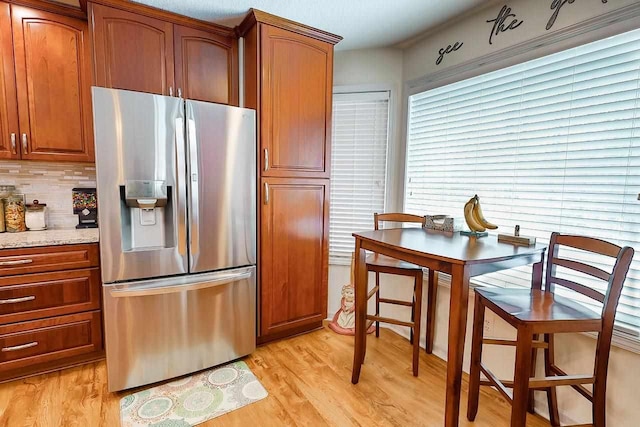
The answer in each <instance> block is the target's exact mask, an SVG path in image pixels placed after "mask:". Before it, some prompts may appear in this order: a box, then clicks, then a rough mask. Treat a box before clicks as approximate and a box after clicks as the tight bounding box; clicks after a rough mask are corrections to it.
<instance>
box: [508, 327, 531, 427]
mask: <svg viewBox="0 0 640 427" xmlns="http://www.w3.org/2000/svg"><path fill="white" fill-rule="evenodd" d="M532 348H533V334H532V333H531V331H530V330H529V329H528V328H526V327H520V328H518V339H517V344H516V367H515V378H514V381H513V407H512V409H511V427H523V426H524V425H525V423H526V420H527V403H528V400H529V379H530V378H531V362H532V360H531V359H532V358H531V355H532V353H531V349H532Z"/></svg>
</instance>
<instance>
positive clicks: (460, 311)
mask: <svg viewBox="0 0 640 427" xmlns="http://www.w3.org/2000/svg"><path fill="white" fill-rule="evenodd" d="M468 306H469V272H468V271H467V269H466V268H465V266H463V265H457V264H456V265H453V266H452V268H451V299H450V301H449V343H448V346H449V350H448V356H447V391H446V400H445V414H444V425H445V427H457V425H458V419H459V417H460V389H461V384H462V359H463V356H464V339H465V333H466V330H467V309H468Z"/></svg>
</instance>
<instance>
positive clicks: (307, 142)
mask: <svg viewBox="0 0 640 427" xmlns="http://www.w3.org/2000/svg"><path fill="white" fill-rule="evenodd" d="M238 32H239V34H240V35H241V36H242V37H244V79H245V88H244V105H245V106H246V107H247V108H255V109H256V111H257V120H258V150H259V153H258V155H259V156H258V158H259V159H260V162H259V182H258V185H259V186H260V190H261V191H260V192H259V194H260V196H259V212H258V218H259V224H258V229H259V232H258V245H259V252H258V253H259V260H258V265H259V271H258V283H259V290H258V300H259V314H258V323H259V328H258V335H259V336H258V342H259V343H264V342H268V341H271V340H274V339H278V338H282V337H286V336H290V335H293V334H297V333H301V332H305V331H309V330H312V329H316V328H318V327H320V326H321V325H322V321H323V320H324V319H325V318H326V316H327V282H328V264H329V262H328V260H329V252H328V239H329V176H330V164H331V162H330V153H331V149H330V147H331V145H330V144H331V108H332V104H331V98H332V89H333V87H332V86H333V46H334V45H335V44H336V43H337V42H339V41H340V40H341V39H342V38H341V37H339V36H336V35H333V34H329V33H326V32H324V31H320V30H317V29H314V28H311V27H307V26H305V25H302V24H298V23H295V22H292V21H288V20H286V19H282V18H279V17H276V16H273V15H270V14H267V13H264V12H261V11H258V10H255V9H253V10H251V12H250V13H249V15H248V16H247V18H245V20H244V21H243V22H242V24H240V26H239V27H238Z"/></svg>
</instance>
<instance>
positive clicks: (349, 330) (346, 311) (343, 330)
mask: <svg viewBox="0 0 640 427" xmlns="http://www.w3.org/2000/svg"><path fill="white" fill-rule="evenodd" d="M354 259H355V256H354V254H352V255H351V283H347V284H346V285H344V286H343V287H342V299H341V300H340V309H339V310H338V311H337V312H336V314H335V315H334V316H333V319H332V320H331V322H330V323H329V328H331V330H332V331H334V332H336V333H338V334H340V335H354V334H355V328H356V316H355V309H356V298H355V295H356V293H355V289H354V287H353V285H354V283H355V274H354V267H355V266H354V263H355V261H354ZM375 330H376V328H375V325H371V327H370V328H369V330H368V331H367V333H369V334H370V333H372V332H373V331H375Z"/></svg>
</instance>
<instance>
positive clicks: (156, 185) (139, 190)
mask: <svg viewBox="0 0 640 427" xmlns="http://www.w3.org/2000/svg"><path fill="white" fill-rule="evenodd" d="M124 195H125V202H126V204H127V206H129V207H130V208H140V209H144V210H151V209H154V208H162V207H165V206H166V205H167V185H166V183H165V181H139V180H129V181H127V182H126V184H125V186H124Z"/></svg>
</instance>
